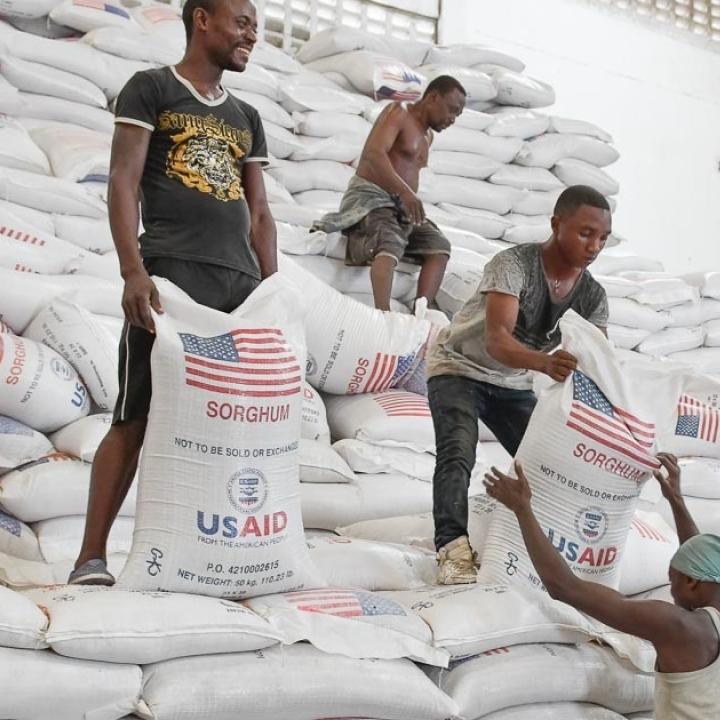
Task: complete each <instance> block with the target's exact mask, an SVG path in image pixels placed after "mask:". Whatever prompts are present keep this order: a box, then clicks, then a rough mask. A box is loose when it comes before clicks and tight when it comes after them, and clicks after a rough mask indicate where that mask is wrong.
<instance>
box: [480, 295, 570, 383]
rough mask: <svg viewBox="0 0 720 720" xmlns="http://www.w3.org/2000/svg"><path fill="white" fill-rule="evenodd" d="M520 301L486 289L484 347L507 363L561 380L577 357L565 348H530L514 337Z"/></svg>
mask: <svg viewBox="0 0 720 720" xmlns="http://www.w3.org/2000/svg"><path fill="white" fill-rule="evenodd" d="M519 307H520V301H519V300H518V298H516V297H515V296H514V295H509V294H506V293H500V292H488V293H487V297H486V305H485V342H486V346H487V351H488V353H489V354H490V355H491V357H493V358H494V359H495V360H497V361H498V362H499V363H502V364H503V365H506V366H507V367H511V368H519V369H527V370H537V371H538V372H542V373H545V374H546V375H549V376H550V377H551V378H552V379H553V380H557V381H563V380H565V379H566V378H567V377H568V375H570V373H571V372H572V371H573V370H574V369H575V367H576V366H577V360H576V359H575V358H574V357H573V356H572V355H571V354H570V353H567V352H565V351H564V350H559V351H557V352H555V353H553V354H552V355H548V354H547V353H543V352H539V351H538V350H531V349H530V348H528V347H526V346H525V345H523V344H522V343H521V342H519V341H517V340H516V339H515V338H514V337H513V330H515V324H516V323H517V317H518V311H519Z"/></svg>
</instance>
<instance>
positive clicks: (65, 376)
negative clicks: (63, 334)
mask: <svg viewBox="0 0 720 720" xmlns="http://www.w3.org/2000/svg"><path fill="white" fill-rule="evenodd" d="M50 368H51V369H52V371H53V372H54V373H55V374H56V375H57V376H58V377H59V378H60V379H61V380H72V369H71V368H70V365H69V364H68V363H65V362H63V361H62V360H61V359H60V358H57V357H54V358H51V359H50Z"/></svg>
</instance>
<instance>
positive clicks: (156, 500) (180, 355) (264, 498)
mask: <svg viewBox="0 0 720 720" xmlns="http://www.w3.org/2000/svg"><path fill="white" fill-rule="evenodd" d="M156 282H157V284H158V289H159V290H160V296H161V300H162V304H163V308H164V309H165V313H164V314H163V315H160V316H157V317H156V318H155V325H156V332H157V335H156V340H155V344H154V346H153V351H152V372H153V376H154V377H161V378H162V379H163V382H162V383H159V384H157V385H156V386H155V387H154V389H153V390H154V392H153V397H152V401H151V405H150V415H149V420H148V428H147V432H146V434H145V445H144V447H143V457H142V463H141V466H140V485H139V491H138V506H137V514H136V518H137V520H136V525H135V535H134V539H133V547H132V552H131V554H130V558H129V560H128V564H127V566H126V567H125V570H124V572H123V574H122V575H121V577H120V585H121V586H122V587H124V588H130V589H147V590H169V591H171V592H187V593H197V594H205V595H214V596H222V597H231V598H232V597H249V596H252V595H259V594H262V593H271V592H276V591H281V592H282V591H288V590H302V589H304V588H307V587H317V586H318V585H321V584H322V582H321V581H320V579H319V578H318V577H317V576H316V572H315V569H314V567H313V565H312V563H311V561H310V559H309V557H308V554H307V548H306V546H305V539H304V536H303V527H302V521H301V517H300V504H299V498H298V485H299V483H298V444H299V438H300V421H301V414H302V375H303V372H302V368H303V363H304V359H305V358H304V354H305V348H304V344H303V335H302V332H303V331H302V324H301V315H300V312H299V309H300V308H302V304H301V300H300V297H299V294H298V293H297V291H296V290H295V289H293V288H292V286H291V285H289V284H288V283H287V282H286V280H285V279H284V278H283V277H282V276H280V275H279V274H275V275H273V276H272V277H270V278H269V279H267V280H265V281H264V282H263V283H262V284H261V285H260V287H259V288H258V289H257V290H255V292H253V294H252V295H251V296H250V297H249V298H248V300H246V302H245V303H243V305H242V306H241V307H240V308H238V309H237V310H235V311H234V312H233V313H232V314H230V315H226V314H225V313H221V312H218V311H215V310H212V309H209V308H206V307H203V306H201V305H197V304H195V303H193V302H192V301H191V300H190V299H189V298H188V297H187V296H186V295H185V294H184V293H182V292H181V291H180V290H178V289H177V288H176V287H174V286H173V285H172V283H170V282H168V281H166V280H158V281H156ZM181 318H182V319H181ZM260 369H262V370H266V371H269V372H264V373H262V374H260V373H258V372H257V370H260Z"/></svg>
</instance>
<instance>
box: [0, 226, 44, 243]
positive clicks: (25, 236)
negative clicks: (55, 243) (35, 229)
mask: <svg viewBox="0 0 720 720" xmlns="http://www.w3.org/2000/svg"><path fill="white" fill-rule="evenodd" d="M0 235H5V236H7V237H9V238H12V239H13V240H20V241H21V242H26V243H30V245H38V246H40V247H42V246H43V245H44V244H45V241H44V240H41V239H40V238H39V237H37V236H36V235H30V233H24V232H22V231H20V230H13V228H9V227H7V226H5V225H3V226H2V227H0Z"/></svg>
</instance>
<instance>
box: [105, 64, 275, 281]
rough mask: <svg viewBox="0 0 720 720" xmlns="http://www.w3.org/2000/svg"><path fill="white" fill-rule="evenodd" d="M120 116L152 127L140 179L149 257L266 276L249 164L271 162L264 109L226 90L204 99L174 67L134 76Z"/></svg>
mask: <svg viewBox="0 0 720 720" xmlns="http://www.w3.org/2000/svg"><path fill="white" fill-rule="evenodd" d="M115 115H116V118H115V122H116V123H127V124H131V125H139V126H140V127H144V128H146V129H148V130H150V131H152V135H151V137H150V145H149V147H148V154H147V159H146V161H145V168H144V171H143V176H142V180H141V184H140V187H141V191H142V200H141V206H142V219H143V227H144V228H145V232H144V234H143V235H142V236H141V237H140V249H141V252H142V255H143V257H146V258H149V257H172V258H179V259H182V260H195V261H198V262H205V263H210V264H213V265H222V266H223V267H228V268H232V269H235V270H240V271H242V272H244V273H246V274H248V275H252V276H253V277H255V278H258V279H259V278H260V272H259V269H258V266H257V261H256V260H255V256H254V254H253V252H252V250H251V248H250V212H249V209H248V205H247V202H246V200H245V190H244V188H243V183H242V168H243V165H244V164H245V163H248V162H266V161H267V147H266V144H265V134H264V132H263V127H262V123H261V121H260V116H259V115H258V112H257V110H255V108H253V107H252V106H250V105H248V104H247V103H245V102H243V101H242V100H239V99H238V98H236V97H234V96H232V95H230V94H228V93H227V91H225V90H223V92H222V94H221V96H220V97H219V98H217V99H216V100H207V99H206V98H203V97H202V96H201V95H200V94H199V93H198V92H197V91H196V90H195V88H194V87H193V86H192V84H191V83H190V82H189V81H188V80H186V79H185V78H183V77H182V76H181V75H179V74H178V73H177V72H176V70H175V68H170V67H164V68H159V69H157V70H146V71H143V72H138V73H136V74H135V75H133V77H132V78H130V80H129V81H128V83H127V85H125V87H124V88H123V90H122V92H121V93H120V95H119V96H118V98H117V102H116V107H115Z"/></svg>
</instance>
